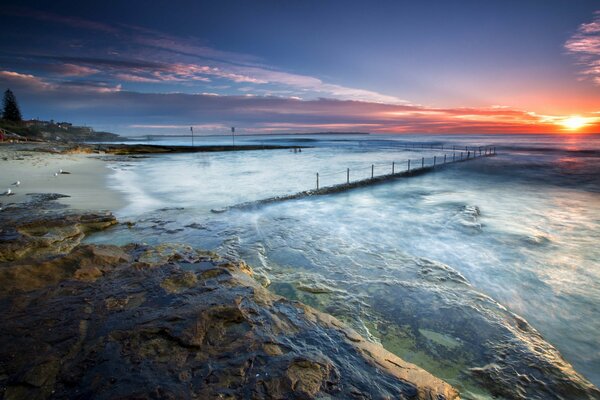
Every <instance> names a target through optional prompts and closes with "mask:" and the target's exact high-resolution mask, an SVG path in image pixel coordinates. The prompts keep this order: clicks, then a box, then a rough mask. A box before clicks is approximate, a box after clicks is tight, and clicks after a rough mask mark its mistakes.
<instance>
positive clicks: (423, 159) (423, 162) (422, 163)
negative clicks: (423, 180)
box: [421, 157, 425, 168]
mask: <svg viewBox="0 0 600 400" xmlns="http://www.w3.org/2000/svg"><path fill="white" fill-rule="evenodd" d="M423 167H425V157H421V168H423Z"/></svg>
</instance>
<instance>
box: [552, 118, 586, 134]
mask: <svg viewBox="0 0 600 400" xmlns="http://www.w3.org/2000/svg"><path fill="white" fill-rule="evenodd" d="M588 122H589V121H588V119H587V118H583V117H580V116H578V115H574V116H571V117H567V118H565V119H563V120H562V121H560V122H559V123H560V125H562V126H563V127H564V128H565V129H567V130H569V131H576V130H578V129H581V128H583V127H585V126H587V125H588Z"/></svg>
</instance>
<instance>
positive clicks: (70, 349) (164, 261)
mask: <svg viewBox="0 0 600 400" xmlns="http://www.w3.org/2000/svg"><path fill="white" fill-rule="evenodd" d="M44 218H45V220H47V219H48V218H49V216H44ZM71 218H73V219H71V220H70V221H74V223H79V222H78V221H79V220H80V219H81V217H80V218H76V217H71ZM35 226H38V225H35ZM68 247H70V246H68ZM68 247H61V251H60V252H58V251H57V252H54V253H53V254H54V255H52V256H44V257H42V255H41V253H40V252H31V253H30V254H26V255H25V256H24V257H23V258H18V256H19V254H15V255H14V257H15V258H17V259H16V260H13V261H11V262H3V263H1V264H0V287H2V290H1V291H0V308H1V309H2V310H3V312H2V313H1V314H0V393H1V395H0V396H2V397H3V398H4V399H28V400H31V399H47V398H53V399H62V398H74V397H75V398H136V399H150V398H173V399H175V398H198V399H205V398H206V399H208V398H232V399H234V398H279V399H283V398H286V399H288V398H289V399H294V398H297V399H305V398H331V397H335V398H400V399H403V398H404V399H439V400H441V399H453V398H457V394H456V392H455V390H454V389H453V388H452V387H451V386H449V385H448V384H446V383H444V382H443V381H441V380H439V379H437V378H435V377H434V376H432V375H431V374H429V373H428V372H425V371H424V370H422V369H420V368H418V367H416V366H414V365H412V364H410V363H407V362H405V361H403V360H401V359H400V358H398V357H397V356H395V355H393V354H391V353H389V352H387V351H386V350H384V349H383V348H382V347H381V346H379V345H377V344H374V343H371V342H367V341H365V340H364V339H362V338H361V337H360V336H359V335H358V334H357V333H356V332H355V331H353V330H351V329H350V328H348V327H346V326H345V325H344V324H343V323H342V322H340V321H339V320H337V319H335V318H333V317H331V316H329V315H327V314H323V313H320V312H318V311H316V310H314V309H313V308H310V307H308V306H305V305H303V304H301V303H298V302H293V301H289V300H285V299H284V298H282V297H279V296H275V295H273V294H272V293H270V292H269V291H267V290H266V289H265V288H263V287H262V286H261V285H260V284H259V283H258V282H257V281H255V280H254V279H253V278H252V270H251V269H250V267H248V266H247V265H246V264H245V263H243V262H237V261H233V260H223V259H219V258H218V257H216V256H215V255H214V254H211V253H208V252H202V251H196V250H194V249H192V248H190V247H189V246H185V245H180V244H164V245H160V246H156V247H150V246H146V245H139V244H138V245H128V246H124V247H118V246H95V245H81V244H80V245H76V246H75V247H73V248H72V249H70V250H69V249H68ZM57 253H58V254H57ZM34 255H35V257H34Z"/></svg>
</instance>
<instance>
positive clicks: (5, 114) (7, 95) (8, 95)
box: [2, 89, 23, 122]
mask: <svg viewBox="0 0 600 400" xmlns="http://www.w3.org/2000/svg"><path fill="white" fill-rule="evenodd" d="M2 119H5V120H7V121H13V122H21V121H22V119H23V118H22V117H21V110H19V105H18V104H17V98H16V97H15V95H14V94H13V92H12V90H10V89H6V92H4V109H3V110H2Z"/></svg>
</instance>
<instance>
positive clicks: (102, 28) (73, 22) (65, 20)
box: [3, 7, 119, 33]
mask: <svg viewBox="0 0 600 400" xmlns="http://www.w3.org/2000/svg"><path fill="white" fill-rule="evenodd" d="M3 14H8V15H13V16H17V17H24V18H32V19H36V20H38V21H47V22H53V23H58V24H62V25H67V26H70V27H72V28H77V29H88V30H93V31H99V32H104V33H117V32H118V31H119V30H118V29H117V28H115V27H113V26H111V25H108V24H103V23H100V22H96V21H90V20H87V19H83V18H77V17H72V16H66V15H60V14H55V13H51V12H41V11H36V10H32V9H29V8H23V7H7V8H6V9H5V10H3Z"/></svg>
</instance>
